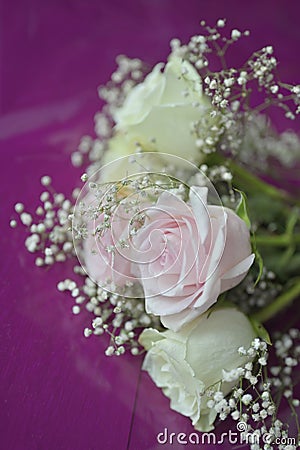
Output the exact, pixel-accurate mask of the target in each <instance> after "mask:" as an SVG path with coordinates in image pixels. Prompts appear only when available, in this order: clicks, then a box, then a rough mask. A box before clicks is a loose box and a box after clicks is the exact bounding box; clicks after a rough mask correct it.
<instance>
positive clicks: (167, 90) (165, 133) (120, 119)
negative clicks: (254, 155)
mask: <svg viewBox="0 0 300 450" xmlns="http://www.w3.org/2000/svg"><path fill="white" fill-rule="evenodd" d="M162 68H163V64H157V65H156V66H155V67H154V69H153V71H152V72H151V73H150V74H149V75H148V76H147V77H146V78H145V80H144V81H143V82H142V83H140V84H138V85H137V86H135V87H134V88H133V89H132V90H131V91H130V93H129V94H128V96H127V98H126V99H125V102H124V104H123V106H122V107H121V108H119V109H117V110H116V111H115V114H114V120H115V122H116V130H117V131H118V132H123V133H126V135H127V141H128V142H129V145H130V146H131V147H133V148H134V145H135V144H136V143H137V142H138V143H139V144H140V145H141V146H142V147H143V149H144V150H147V151H159V152H163V153H169V154H171V155H176V156H181V157H185V158H187V159H189V160H191V161H192V162H195V163H199V162H200V161H201V159H202V156H201V153H200V151H199V148H197V146H196V139H197V137H196V135H195V132H194V131H193V127H192V124H193V123H194V122H197V121H198V120H199V118H201V117H203V116H206V117H209V114H210V112H211V104H210V102H209V100H208V98H207V97H205V96H204V95H203V93H202V81H201V78H200V76H199V74H198V73H197V71H196V70H195V68H194V67H193V66H192V65H191V64H190V63H189V62H187V61H183V60H182V59H181V58H179V57H178V56H175V55H171V56H170V58H169V62H168V63H167V65H166V66H165V69H164V72H161V70H162ZM209 123H210V126H209V127H211V125H212V123H211V121H210V120H209Z"/></svg>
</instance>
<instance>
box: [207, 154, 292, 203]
mask: <svg viewBox="0 0 300 450" xmlns="http://www.w3.org/2000/svg"><path fill="white" fill-rule="evenodd" d="M207 162H208V164H224V165H225V166H227V167H229V169H230V170H231V172H232V173H233V179H234V184H235V185H236V186H237V187H239V188H240V189H241V190H242V191H246V192H247V191H249V192H256V193H264V194H266V195H267V196H268V197H270V198H273V199H276V200H280V201H284V202H285V203H286V202H287V203H290V204H292V205H298V206H300V201H299V200H298V199H295V198H294V197H293V196H292V195H291V194H289V193H288V192H286V191H284V190H281V189H279V188H276V187H275V186H272V185H271V184H269V183H267V182H265V181H263V180H261V179H260V178H259V177H258V176H256V175H254V174H253V173H250V172H249V171H248V170H247V169H245V168H244V167H243V166H241V165H239V164H237V163H236V162H235V161H233V160H232V159H230V158H227V157H225V156H223V155H220V154H219V153H213V154H211V155H209V156H208V157H207Z"/></svg>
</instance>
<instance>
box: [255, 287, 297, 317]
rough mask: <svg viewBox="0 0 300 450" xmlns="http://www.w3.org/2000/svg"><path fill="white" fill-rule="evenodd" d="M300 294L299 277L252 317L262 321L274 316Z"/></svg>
mask: <svg viewBox="0 0 300 450" xmlns="http://www.w3.org/2000/svg"><path fill="white" fill-rule="evenodd" d="M299 295H300V278H299V279H297V281H296V283H294V284H293V286H292V287H290V288H289V289H287V290H286V291H285V292H283V294H281V295H279V297H277V298H276V299H275V300H274V301H273V302H272V303H270V304H269V305H267V306H265V307H264V308H262V309H261V310H260V311H258V312H257V313H256V314H253V316H252V318H253V319H255V320H257V321H259V322H261V323H263V322H266V321H267V320H269V319H271V318H272V317H274V316H276V314H277V313H279V312H280V311H281V310H282V309H283V308H285V307H286V306H288V305H289V304H290V303H292V302H293V300H295V299H296V298H297V297H298V296H299Z"/></svg>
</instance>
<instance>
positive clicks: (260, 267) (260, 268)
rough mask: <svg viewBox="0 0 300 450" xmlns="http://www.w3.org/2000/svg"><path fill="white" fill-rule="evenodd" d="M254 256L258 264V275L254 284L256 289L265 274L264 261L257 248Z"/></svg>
mask: <svg viewBox="0 0 300 450" xmlns="http://www.w3.org/2000/svg"><path fill="white" fill-rule="evenodd" d="M254 254H255V262H256V263H257V264H258V275H257V277H256V280H255V283H254V287H255V286H256V285H257V283H258V282H259V280H260V279H261V276H262V274H263V270H264V261H263V259H262V256H261V254H260V253H259V251H258V250H257V248H255V249H254Z"/></svg>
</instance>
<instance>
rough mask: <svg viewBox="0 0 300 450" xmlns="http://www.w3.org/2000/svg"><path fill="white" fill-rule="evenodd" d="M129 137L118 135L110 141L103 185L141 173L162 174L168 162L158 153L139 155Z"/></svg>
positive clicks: (102, 180)
mask: <svg viewBox="0 0 300 450" xmlns="http://www.w3.org/2000/svg"><path fill="white" fill-rule="evenodd" d="M136 150H137V146H136V145H135V144H134V143H133V142H130V141H129V140H128V136H127V135H124V134H121V133H118V134H116V135H115V136H114V137H113V138H111V139H110V141H109V143H108V149H107V151H106V152H105V153H104V156H103V160H102V168H101V172H100V179H101V182H102V183H106V182H111V181H120V180H122V179H123V178H127V177H128V176H132V175H135V174H138V173H141V172H157V171H158V172H160V171H163V170H164V168H165V167H166V161H165V160H164V159H163V158H161V156H160V155H159V154H158V153H153V152H151V153H143V152H142V153H137V152H136Z"/></svg>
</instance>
